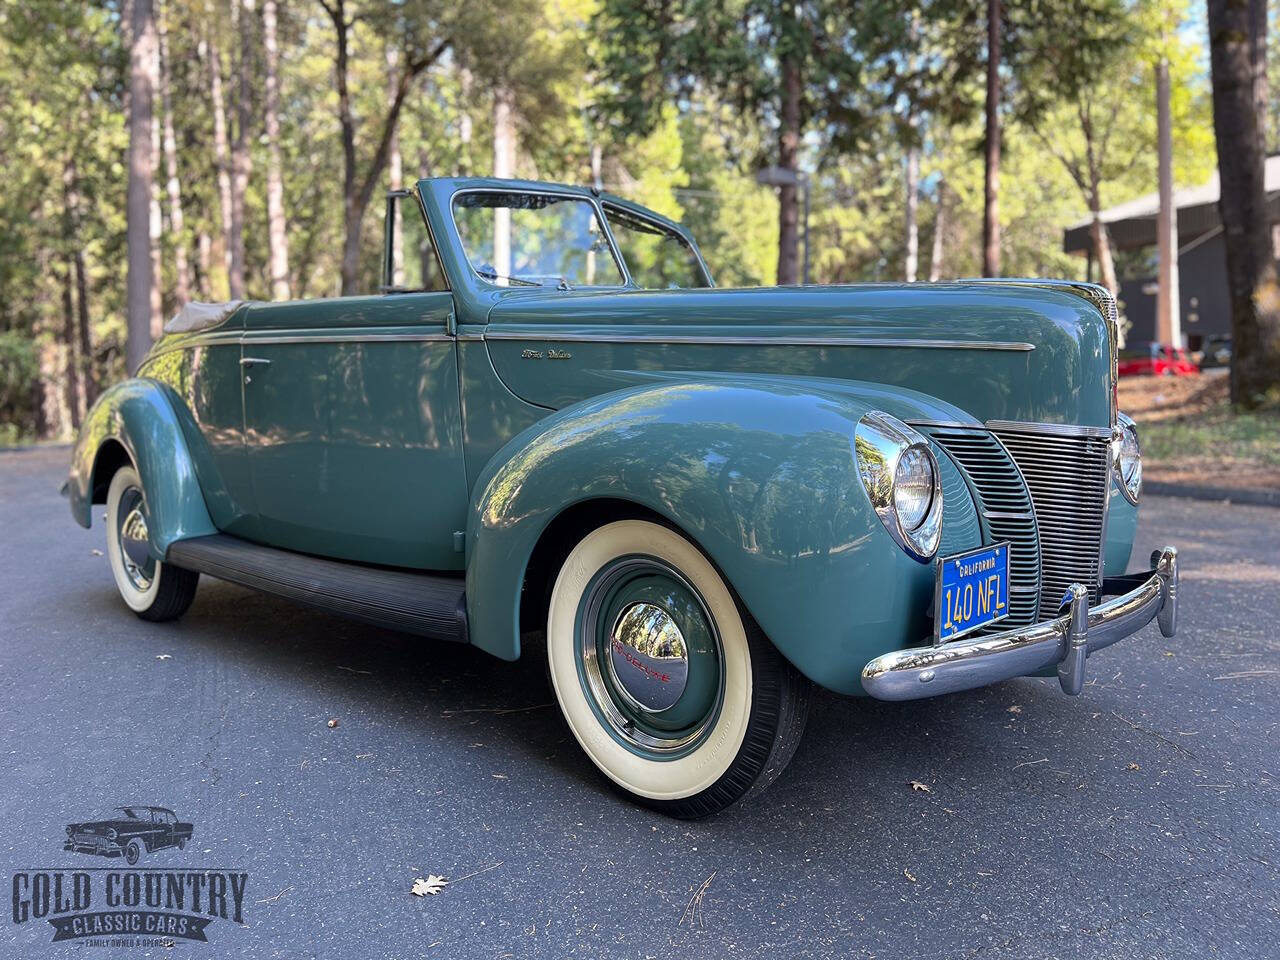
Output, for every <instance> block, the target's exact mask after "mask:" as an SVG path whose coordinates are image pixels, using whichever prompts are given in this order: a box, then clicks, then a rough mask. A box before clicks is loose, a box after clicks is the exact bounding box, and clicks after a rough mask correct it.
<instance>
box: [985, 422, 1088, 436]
mask: <svg viewBox="0 0 1280 960" xmlns="http://www.w3.org/2000/svg"><path fill="white" fill-rule="evenodd" d="M987 429H989V430H1005V431H1008V432H1010V433H1042V434H1047V435H1049V436H1056V437H1100V438H1102V439H1104V440H1110V439H1111V428H1110V427H1090V426H1084V425H1080V424H1075V423H1027V422H1024V421H1019V420H988V421H987Z"/></svg>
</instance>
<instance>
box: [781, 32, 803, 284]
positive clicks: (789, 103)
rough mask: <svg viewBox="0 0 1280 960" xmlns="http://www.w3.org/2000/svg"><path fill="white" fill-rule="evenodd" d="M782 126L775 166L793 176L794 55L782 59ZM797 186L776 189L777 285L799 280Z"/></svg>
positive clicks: (796, 140)
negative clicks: (776, 164)
mask: <svg viewBox="0 0 1280 960" xmlns="http://www.w3.org/2000/svg"><path fill="white" fill-rule="evenodd" d="M781 120H782V125H781V128H780V130H779V136H778V166H779V167H781V168H782V169H784V170H789V171H791V172H792V173H793V174H794V173H795V172H796V170H797V169H798V168H799V153H800V64H799V63H798V62H797V60H796V58H795V57H794V56H784V57H783V58H782V116H781ZM797 194H798V189H797V183H796V182H794V181H793V182H792V183H784V184H782V185H781V186H780V187H779V188H778V284H779V286H783V285H787V284H793V283H796V282H797V280H798V278H799V268H798V259H799V257H798V248H799V239H800V227H799V223H800V208H799V204H798V202H797Z"/></svg>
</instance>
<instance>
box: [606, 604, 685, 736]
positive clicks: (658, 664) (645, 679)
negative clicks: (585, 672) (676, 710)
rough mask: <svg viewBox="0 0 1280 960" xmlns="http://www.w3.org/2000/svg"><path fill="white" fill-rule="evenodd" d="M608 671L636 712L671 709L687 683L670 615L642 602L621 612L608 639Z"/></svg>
mask: <svg viewBox="0 0 1280 960" xmlns="http://www.w3.org/2000/svg"><path fill="white" fill-rule="evenodd" d="M609 671H610V673H611V674H612V677H613V681H614V683H615V684H616V685H617V688H618V690H619V691H620V692H621V693H622V694H623V695H624V696H625V697H626V698H627V699H628V700H629V701H630V702H631V704H632V705H633V706H635V707H637V708H639V709H640V710H644V711H646V712H647V713H660V712H662V711H663V710H666V709H668V708H669V707H671V706H673V705H674V704H675V702H676V701H677V700H679V699H680V695H681V694H683V693H684V688H685V684H686V683H687V682H688V679H689V654H688V650H687V649H686V647H685V641H684V635H683V634H682V633H681V632H680V628H679V627H678V626H676V622H675V620H674V619H673V618H672V616H671V614H669V613H668V612H667V611H666V610H664V609H662V607H660V606H658V605H657V604H653V603H645V602H638V603H633V604H631V605H630V606H628V607H627V608H626V609H624V610H623V611H622V613H621V614H619V615H618V619H617V620H616V621H615V622H614V624H613V630H612V632H611V635H610V643H609Z"/></svg>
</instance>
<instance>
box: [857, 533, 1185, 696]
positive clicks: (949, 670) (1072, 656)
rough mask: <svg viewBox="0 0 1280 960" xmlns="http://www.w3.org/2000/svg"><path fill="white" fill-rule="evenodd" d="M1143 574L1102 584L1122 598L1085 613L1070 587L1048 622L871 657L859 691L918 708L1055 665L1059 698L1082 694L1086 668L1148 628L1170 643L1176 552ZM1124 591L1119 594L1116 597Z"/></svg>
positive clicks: (1154, 558) (1157, 558) (1081, 592)
mask: <svg viewBox="0 0 1280 960" xmlns="http://www.w3.org/2000/svg"><path fill="white" fill-rule="evenodd" d="M1151 566H1152V569H1151V571H1150V572H1149V573H1145V574H1131V575H1129V576H1124V577H1114V578H1110V579H1108V580H1106V581H1104V582H1103V585H1102V588H1103V593H1104V594H1108V595H1109V594H1120V595H1119V596H1113V597H1112V599H1110V600H1107V601H1105V602H1104V603H1101V604H1099V605H1098V606H1096V607H1094V608H1093V609H1092V610H1090V609H1089V591H1088V590H1087V589H1085V588H1084V587H1083V586H1081V585H1080V584H1078V583H1077V584H1073V585H1072V586H1071V589H1070V590H1068V591H1067V595H1066V596H1065V597H1064V598H1063V609H1064V611H1065V612H1064V613H1063V615H1062V616H1060V617H1058V618H1057V619H1054V620H1046V621H1044V622H1043V623H1037V624H1033V625H1032V626H1029V627H1020V628H1018V629H1017V630H1009V631H1006V632H1005V633H996V634H990V635H988V636H984V637H976V638H974V639H972V640H958V641H955V642H953V643H945V644H941V645H938V646H930V647H910V648H908V649H906V650H895V651H893V652H892V653H886V654H884V655H883V656H880V657H876V658H875V659H874V660H872V661H871V662H870V663H868V664H867V665H866V667H865V668H864V669H863V671H862V686H863V688H864V689H865V690H866V691H867V693H869V694H871V696H873V697H876V698H878V699H880V700H918V699H921V698H923V697H936V696H940V695H941V694H944V693H955V692H956V691H958V690H972V689H973V688H974V687H983V686H986V685H987V684H989V683H998V682H999V681H1001V680H1010V679H1012V678H1013V677H1023V676H1026V675H1027V674H1030V673H1035V672H1037V671H1039V670H1043V669H1045V668H1047V667H1052V666H1054V665H1055V664H1056V665H1057V668H1058V682H1059V683H1061V684H1062V689H1063V692H1065V693H1069V694H1071V695H1073V696H1074V695H1075V694H1078V693H1079V692H1080V689H1081V688H1082V687H1083V686H1084V670H1085V660H1086V659H1087V658H1088V656H1089V655H1090V654H1091V653H1094V652H1096V651H1098V650H1101V649H1102V648H1103V647H1109V646H1111V644H1113V643H1115V642H1116V641H1117V640H1121V639H1123V638H1125V637H1127V636H1129V635H1130V634H1131V633H1136V632H1137V631H1138V630H1141V629H1142V628H1143V627H1145V626H1146V625H1147V624H1148V623H1150V622H1151V621H1152V620H1158V621H1159V623H1160V632H1161V633H1162V634H1164V635H1165V636H1166V637H1172V636H1173V635H1174V633H1175V632H1176V630H1177V627H1178V551H1177V550H1176V549H1175V548H1174V547H1165V548H1164V549H1162V550H1157V551H1155V553H1153V554H1152V555H1151ZM1122 590H1123V591H1126V592H1124V593H1120V591H1122Z"/></svg>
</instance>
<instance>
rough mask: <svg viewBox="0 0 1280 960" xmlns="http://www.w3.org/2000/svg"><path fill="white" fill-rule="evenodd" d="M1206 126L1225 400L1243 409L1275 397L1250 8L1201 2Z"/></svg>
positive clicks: (1278, 381) (1274, 295)
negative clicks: (1227, 372) (1215, 195)
mask: <svg viewBox="0 0 1280 960" xmlns="http://www.w3.org/2000/svg"><path fill="white" fill-rule="evenodd" d="M1208 6H1209V54H1210V66H1211V69H1212V76H1213V127H1214V133H1215V134H1216V137H1217V143H1218V177H1219V182H1220V183H1221V196H1220V199H1219V201H1218V207H1219V210H1220V212H1221V215H1222V226H1223V234H1224V239H1225V242H1226V249H1227V288H1228V291H1229V294H1230V297H1231V338H1232V350H1231V399H1232V402H1234V403H1236V404H1238V405H1240V406H1242V407H1245V408H1253V407H1257V406H1261V405H1262V404H1264V403H1266V402H1268V400H1275V399H1280V284H1278V283H1277V276H1276V262H1275V259H1274V254H1273V251H1272V247H1271V231H1270V227H1269V225H1268V223H1267V212H1266V186H1265V177H1264V164H1265V161H1266V155H1265V151H1264V148H1263V143H1262V141H1261V139H1260V132H1261V126H1260V124H1259V121H1258V116H1257V100H1256V90H1257V86H1256V77H1257V68H1256V64H1255V59H1254V53H1255V50H1256V45H1255V43H1254V42H1253V39H1254V38H1253V37H1252V36H1251V32H1252V24H1251V20H1252V12H1251V10H1250V7H1249V5H1248V4H1241V3H1238V2H1233V0H1209V5H1208Z"/></svg>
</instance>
